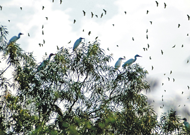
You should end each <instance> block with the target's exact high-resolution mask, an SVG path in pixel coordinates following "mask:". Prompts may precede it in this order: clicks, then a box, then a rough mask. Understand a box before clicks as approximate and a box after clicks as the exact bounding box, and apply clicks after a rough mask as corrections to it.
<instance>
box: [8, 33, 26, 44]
mask: <svg viewBox="0 0 190 135" xmlns="http://www.w3.org/2000/svg"><path fill="white" fill-rule="evenodd" d="M20 35H23V33H19V34H18V36H14V37H12V38H11V39H10V40H9V43H8V44H7V46H8V45H10V44H14V43H15V42H16V41H17V40H18V39H19V38H20Z"/></svg>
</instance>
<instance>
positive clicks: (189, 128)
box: [182, 118, 190, 133]
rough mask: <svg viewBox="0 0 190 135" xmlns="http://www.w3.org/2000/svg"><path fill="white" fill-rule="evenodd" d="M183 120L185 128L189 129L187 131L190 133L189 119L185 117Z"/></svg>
mask: <svg viewBox="0 0 190 135" xmlns="http://www.w3.org/2000/svg"><path fill="white" fill-rule="evenodd" d="M182 120H184V122H183V124H184V125H185V129H186V130H187V133H190V125H189V123H188V122H187V119H186V118H183V119H182Z"/></svg>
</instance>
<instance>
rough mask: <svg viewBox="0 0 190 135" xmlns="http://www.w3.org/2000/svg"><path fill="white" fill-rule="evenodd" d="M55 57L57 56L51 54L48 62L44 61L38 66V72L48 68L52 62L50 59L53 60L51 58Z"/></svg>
mask: <svg viewBox="0 0 190 135" xmlns="http://www.w3.org/2000/svg"><path fill="white" fill-rule="evenodd" d="M53 55H55V54H53V53H51V54H50V55H49V58H48V59H47V60H44V61H43V62H42V63H41V64H40V65H39V66H38V68H37V72H38V71H40V70H43V69H44V68H45V67H46V65H47V64H48V63H49V61H50V59H51V56H53Z"/></svg>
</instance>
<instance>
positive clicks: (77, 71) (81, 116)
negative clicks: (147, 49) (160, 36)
mask: <svg viewBox="0 0 190 135" xmlns="http://www.w3.org/2000/svg"><path fill="white" fill-rule="evenodd" d="M0 30H1V31H2V30H3V29H2V27H1V29H0ZM2 33H3V32H2ZM6 33H8V32H4V35H3V36H2V37H3V38H5V39H6V35H5V34H6ZM80 46H81V47H79V48H77V49H76V52H73V51H71V50H69V49H67V48H61V49H59V48H58V51H57V53H56V55H55V56H54V57H52V59H51V60H50V61H49V62H48V63H46V64H47V65H46V66H44V69H41V70H39V71H37V66H36V63H35V59H34V57H33V55H32V53H26V52H24V51H23V50H22V49H21V48H20V46H19V45H18V44H16V43H15V44H12V45H10V46H8V47H7V46H6V44H5V43H3V42H2V41H1V48H2V49H1V51H2V52H3V56H4V59H5V60H6V62H7V64H8V68H9V67H10V66H12V67H13V68H14V72H13V79H14V81H13V82H12V84H11V82H9V81H7V78H5V77H3V75H4V73H5V71H6V70H7V69H5V70H2V71H1V72H0V77H1V78H0V83H1V86H0V87H1V88H2V89H5V90H10V89H12V86H15V89H16V91H17V94H16V95H15V96H14V95H11V94H5V97H4V100H3V106H4V107H5V108H6V110H7V111H6V112H2V115H1V116H2V119H0V120H1V121H0V122H1V123H0V127H1V130H2V132H4V133H5V132H6V133H9V134H18V133H23V134H33V135H34V134H35V135H36V134H39V135H41V134H51V135H57V134H70V135H73V134H76V135H77V134H83V135H85V134H90V135H97V134H130V135H133V134H134V135H136V134H153V133H154V131H155V128H156V126H158V125H159V124H158V122H157V116H156V114H155V112H154V110H153V109H152V107H151V106H150V105H148V103H147V97H146V96H145V95H143V94H142V93H141V92H142V90H149V85H148V82H146V81H145V78H146V75H147V73H148V72H147V71H146V70H144V69H143V68H142V67H140V66H139V65H138V64H134V65H132V66H130V67H128V68H127V69H125V70H121V72H119V71H115V69H114V67H112V66H110V62H111V60H112V57H111V55H106V54H105V53H104V50H103V49H102V48H101V47H100V43H99V42H98V41H94V42H92V43H89V44H82V45H80ZM7 83H9V85H6V84H7ZM5 86H6V87H5ZM2 110H3V109H1V111H2ZM5 114H6V115H5ZM4 116H6V117H4ZM168 117H169V118H168V120H165V119H164V120H163V121H162V123H161V124H162V129H163V130H164V132H165V133H172V132H173V131H175V130H176V129H177V130H178V131H179V130H180V125H176V124H179V123H178V121H177V120H176V119H173V118H172V117H170V116H168ZM0 118H1V117H0ZM160 131H161V129H160Z"/></svg>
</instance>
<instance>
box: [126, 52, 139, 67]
mask: <svg viewBox="0 0 190 135" xmlns="http://www.w3.org/2000/svg"><path fill="white" fill-rule="evenodd" d="M137 57H141V56H140V55H138V54H137V55H135V58H134V59H129V60H128V61H126V62H125V63H124V64H123V65H122V67H123V68H126V66H129V65H131V64H132V63H134V62H135V61H136V60H137Z"/></svg>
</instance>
